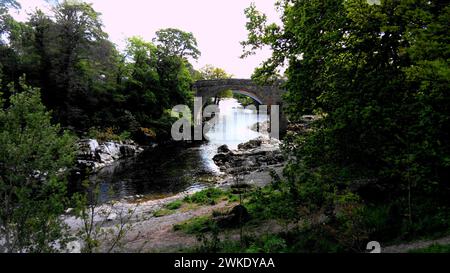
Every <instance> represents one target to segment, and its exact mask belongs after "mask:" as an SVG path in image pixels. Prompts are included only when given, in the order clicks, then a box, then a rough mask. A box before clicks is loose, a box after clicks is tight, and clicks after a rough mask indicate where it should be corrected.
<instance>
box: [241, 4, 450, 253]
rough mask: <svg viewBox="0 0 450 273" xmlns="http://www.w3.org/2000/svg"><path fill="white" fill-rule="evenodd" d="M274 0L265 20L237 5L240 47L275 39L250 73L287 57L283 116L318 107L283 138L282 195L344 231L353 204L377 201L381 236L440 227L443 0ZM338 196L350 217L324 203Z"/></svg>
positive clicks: (265, 72)
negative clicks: (309, 120) (243, 26)
mask: <svg viewBox="0 0 450 273" xmlns="http://www.w3.org/2000/svg"><path fill="white" fill-rule="evenodd" d="M278 5H279V8H280V9H281V11H282V17H281V19H282V23H283V26H282V27H279V26H276V25H267V24H266V17H265V16H264V15H263V14H261V13H259V12H257V10H256V9H255V8H254V7H250V8H249V9H247V16H248V20H249V22H248V24H247V28H248V30H249V36H248V40H247V41H246V42H243V45H244V46H245V47H246V48H249V47H250V51H249V52H247V54H251V53H252V52H253V51H254V50H255V49H258V48H261V47H262V46H269V47H271V48H272V49H273V50H274V53H273V55H272V57H271V58H270V59H269V60H267V61H266V62H265V63H264V64H263V65H262V67H260V68H259V69H257V70H256V71H255V74H254V76H253V77H254V78H256V79H263V80H266V79H270V78H271V77H273V76H274V75H275V74H276V73H277V71H276V70H277V68H278V67H279V66H281V65H283V64H284V63H286V62H287V63H288V68H287V70H286V75H287V77H288V80H287V82H286V85H285V88H286V89H287V91H288V92H287V94H286V97H285V98H286V101H287V102H288V104H289V106H288V114H289V116H290V119H291V120H292V121H301V120H302V116H303V115H304V114H308V113H315V114H317V115H318V117H320V118H319V119H318V121H316V122H314V123H313V125H312V128H313V130H311V131H307V132H303V133H302V134H297V135H295V136H293V138H292V139H291V140H290V144H292V145H293V147H295V148H293V149H292V154H293V160H292V161H291V162H290V164H289V165H288V166H287V168H286V169H285V174H286V181H285V182H286V184H287V185H289V187H290V193H289V195H288V196H290V198H292V199H294V201H295V202H296V203H297V205H298V206H300V207H302V209H303V208H306V209H304V211H307V212H309V213H306V214H309V216H310V215H311V213H314V212H317V211H325V212H326V214H327V216H328V217H329V219H330V221H329V222H328V223H329V224H330V228H331V229H335V230H339V232H341V233H342V234H348V232H347V231H345V230H343V229H342V228H343V227H342V226H339V225H342V224H348V222H347V220H349V219H353V220H355V221H353V223H357V222H359V220H358V221H357V219H360V218H359V216H360V215H361V214H360V213H361V211H365V213H367V214H366V215H370V214H371V213H376V212H375V211H378V212H377V213H379V212H380V211H382V212H383V213H384V215H385V216H386V217H385V218H383V219H382V220H383V221H384V222H383V223H384V226H383V227H380V226H377V227H375V229H376V231H375V232H378V233H377V234H384V236H387V237H386V239H388V238H392V237H396V236H401V235H402V236H404V235H405V232H404V233H403V234H400V230H401V228H403V231H405V230H407V231H409V233H408V235H413V234H417V233H426V232H432V231H436V230H443V229H446V228H448V227H447V226H448V225H446V224H442V223H443V222H445V221H448V217H449V216H448V214H447V213H445V212H443V211H448V205H446V201H445V200H446V199H448V196H449V195H448V192H449V185H448V183H447V182H446V181H448V175H446V173H447V172H448V171H449V165H448V160H447V159H448V156H446V155H445V154H448V150H449V148H450V144H449V142H448V139H449V137H448V133H447V132H448V131H449V130H448V128H449V119H448V118H446V117H448V116H449V114H450V110H449V108H448V107H447V105H448V100H449V96H448V94H446V93H445V91H444V90H446V89H448V87H447V86H448V71H449V70H448V63H447V62H446V61H445V60H447V59H448V54H449V53H448V52H449V50H448V49H449V46H448V37H449V35H448V34H449V33H448V28H447V27H445V25H446V23H445V22H446V21H448V18H449V11H450V10H449V8H448V7H447V5H445V4H442V3H441V2H439V1H422V0H415V1H394V0H385V1H381V2H380V3H378V4H373V3H368V2H367V1H365V0H351V1H350V0H348V1H342V0H336V1H321V2H319V1H309V0H298V1H290V0H286V1H281V2H280V3H279V4H278ZM244 55H245V54H244ZM447 93H448V92H447ZM343 200H345V202H343ZM343 207H353V208H354V209H353V210H352V213H351V214H349V215H348V216H351V217H346V218H339V217H340V216H339V215H337V214H336V213H335V211H336V210H339V209H342V208H343ZM355 208H356V209H355ZM358 211H360V212H358ZM353 213H356V214H353ZM307 216H308V215H303V217H307ZM402 216H403V217H402ZM425 218H426V219H425ZM345 219H347V220H345ZM378 220H380V219H378ZM351 221H352V220H351ZM364 221H366V224H367V225H368V226H366V227H363V228H367V229H368V230H370V229H374V227H373V226H371V224H373V222H371V221H374V219H370V217H368V219H364ZM352 229H355V230H357V227H355V226H353V227H352ZM386 234H389V235H386ZM388 236H391V237H388ZM341 239H342V238H341ZM339 240H340V239H339ZM344 241H345V240H344ZM346 244H347V243H346ZM348 245H351V244H348ZM354 247H355V246H352V247H351V248H354Z"/></svg>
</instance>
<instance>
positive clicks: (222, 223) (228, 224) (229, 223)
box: [214, 205, 250, 228]
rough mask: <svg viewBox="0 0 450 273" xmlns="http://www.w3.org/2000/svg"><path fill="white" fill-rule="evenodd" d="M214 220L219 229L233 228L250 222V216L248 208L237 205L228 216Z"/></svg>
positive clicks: (217, 217) (221, 216)
mask: <svg viewBox="0 0 450 273" xmlns="http://www.w3.org/2000/svg"><path fill="white" fill-rule="evenodd" d="M214 220H215V221H216V223H217V225H218V226H219V227H222V228H233V227H238V226H239V225H241V224H244V223H246V222H248V221H249V220H250V214H249V213H248V211H247V208H246V207H244V206H242V205H237V206H235V207H234V208H233V209H232V210H231V211H230V212H229V213H228V214H226V215H220V216H216V217H215V218H214Z"/></svg>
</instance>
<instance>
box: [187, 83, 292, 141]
mask: <svg viewBox="0 0 450 273" xmlns="http://www.w3.org/2000/svg"><path fill="white" fill-rule="evenodd" d="M281 84H282V82H281V81H277V82H275V83H273V84H270V85H258V84H256V83H255V82H253V81H252V80H250V79H218V80H202V81H197V82H195V83H194V84H193V86H192V88H193V91H194V93H195V96H196V97H201V98H202V100H203V104H206V103H207V102H208V101H209V100H210V99H211V98H213V97H215V96H217V94H219V93H220V92H222V91H225V90H232V91H233V93H238V94H242V95H246V96H248V97H250V98H252V99H254V100H255V101H257V102H258V103H259V104H262V105H267V106H268V107H269V109H270V106H272V105H279V106H280V117H279V118H280V119H279V120H280V130H281V133H284V131H285V129H286V127H287V119H286V117H285V116H284V114H283V111H282V108H283V99H282V95H283V93H284V90H283V89H282V88H281Z"/></svg>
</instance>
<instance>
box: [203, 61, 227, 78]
mask: <svg viewBox="0 0 450 273" xmlns="http://www.w3.org/2000/svg"><path fill="white" fill-rule="evenodd" d="M200 73H201V75H202V79H203V80H218V79H229V78H232V77H233V75H231V74H228V73H227V72H226V71H225V70H224V69H222V68H219V67H214V66H212V65H206V66H204V67H203V68H202V69H200Z"/></svg>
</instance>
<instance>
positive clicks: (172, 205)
mask: <svg viewBox="0 0 450 273" xmlns="http://www.w3.org/2000/svg"><path fill="white" fill-rule="evenodd" d="M182 205H183V201H182V200H177V201H173V202H171V203H169V204H167V205H166V208H167V209H169V210H177V209H179V208H181V206H182Z"/></svg>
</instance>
